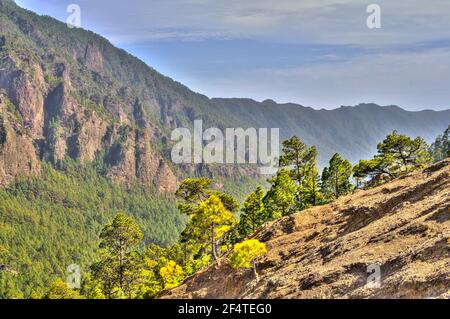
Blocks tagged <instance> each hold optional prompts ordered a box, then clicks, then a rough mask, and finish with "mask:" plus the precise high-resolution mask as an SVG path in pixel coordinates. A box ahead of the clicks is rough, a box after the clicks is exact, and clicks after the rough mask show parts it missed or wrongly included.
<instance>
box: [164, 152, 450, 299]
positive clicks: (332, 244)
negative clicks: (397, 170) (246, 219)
mask: <svg viewBox="0 0 450 319" xmlns="http://www.w3.org/2000/svg"><path fill="white" fill-rule="evenodd" d="M254 238H257V239H259V240H260V241H262V242H265V243H266V244H267V246H268V253H267V254H266V255H265V256H263V257H261V258H259V259H258V260H257V269H258V272H259V275H260V281H259V282H256V281H255V280H254V276H253V273H252V271H251V270H245V269H244V270H234V269H232V268H231V267H230V265H229V262H228V261H227V260H226V256H222V260H221V265H220V266H218V265H217V264H214V265H212V266H211V267H209V268H208V269H206V270H204V271H201V272H199V273H197V274H195V275H193V276H192V277H190V278H188V279H187V280H186V281H185V282H184V283H183V284H182V285H181V286H179V287H177V288H175V289H173V290H170V291H168V292H166V293H164V295H163V296H162V297H163V298H449V297H450V160H446V161H443V162H440V163H437V164H435V165H434V166H431V167H430V168H428V169H426V170H424V171H420V172H415V173H411V174H410V175H407V176H405V177H402V178H399V179H397V180H394V181H392V182H390V183H389V184H385V185H382V186H379V187H377V188H374V189H371V190H367V191H357V192H356V193H355V194H353V195H350V196H346V197H342V198H340V199H338V200H337V201H336V202H334V203H332V204H329V205H326V206H321V207H314V208H311V209H308V210H306V211H303V212H300V213H297V214H294V215H292V216H288V217H285V218H282V219H280V220H278V221H275V222H273V223H271V224H267V225H265V226H264V227H262V228H261V229H260V230H259V231H257V233H256V234H255V235H254ZM378 275H379V276H378ZM378 284H379V285H378Z"/></svg>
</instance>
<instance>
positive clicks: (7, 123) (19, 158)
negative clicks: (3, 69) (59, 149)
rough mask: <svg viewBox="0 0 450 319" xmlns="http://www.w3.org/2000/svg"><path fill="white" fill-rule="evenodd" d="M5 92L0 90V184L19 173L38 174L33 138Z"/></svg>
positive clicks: (7, 181)
mask: <svg viewBox="0 0 450 319" xmlns="http://www.w3.org/2000/svg"><path fill="white" fill-rule="evenodd" d="M25 130H26V129H25V127H24V124H23V122H22V119H21V118H20V115H19V114H18V111H17V110H16V109H15V108H14V105H13V104H12V103H11V102H10V101H9V99H8V98H7V97H6V95H5V94H3V93H1V92H0V186H5V185H7V184H8V183H10V182H11V181H13V180H14V178H15V177H16V176H19V175H33V174H39V162H38V159H37V156H36V152H35V149H34V146H33V140H32V138H31V137H30V136H28V135H27V134H26V133H25Z"/></svg>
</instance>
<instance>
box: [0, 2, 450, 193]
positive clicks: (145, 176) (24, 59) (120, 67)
mask: <svg viewBox="0 0 450 319" xmlns="http://www.w3.org/2000/svg"><path fill="white" fill-rule="evenodd" d="M0 18H1V19H0V88H1V89H3V91H4V95H5V96H7V97H8V98H9V100H10V102H11V106H12V108H11V111H12V112H13V113H15V114H17V115H18V120H19V121H21V123H23V136H26V139H29V140H31V141H32V143H33V147H34V151H33V150H32V149H27V152H26V153H27V154H30V157H31V159H30V160H31V161H33V159H34V157H37V158H38V159H40V160H45V161H50V162H52V163H54V164H57V163H58V161H60V160H63V159H64V158H66V157H70V158H73V159H75V160H78V161H80V162H92V161H96V162H97V163H99V164H100V165H101V166H102V168H103V169H102V173H104V175H105V176H108V177H109V178H111V179H112V180H114V181H117V182H121V183H124V184H127V185H129V184H134V183H139V184H144V185H149V186H154V187H155V189H158V190H160V191H163V192H172V191H174V189H175V188H176V184H177V180H178V179H180V178H183V177H184V176H186V175H193V174H197V175H206V176H213V175H215V176H216V175H219V176H223V177H226V178H227V179H231V180H234V181H236V180H237V179H239V177H240V176H242V175H246V174H249V173H252V172H253V171H254V170H253V171H252V170H244V171H242V170H240V169H236V168H232V167H230V166H227V167H222V168H219V169H216V168H213V167H211V166H207V165H197V166H194V165H186V166H183V167H180V166H175V165H172V163H171V160H170V150H171V142H170V135H171V132H172V130H173V129H174V128H176V127H191V126H192V125H193V121H194V120H195V119H202V120H203V122H204V128H208V127H219V128H225V127H255V128H260V127H269V128H272V127H274V128H280V135H281V137H282V138H289V137H291V136H292V135H298V136H299V137H301V138H302V139H304V140H305V141H306V142H307V143H308V144H311V145H316V146H317V147H318V150H319V154H320V155H319V162H320V164H324V163H325V162H326V161H327V160H328V159H329V158H330V157H331V155H332V154H333V153H334V152H339V153H341V154H342V155H343V156H345V157H346V158H348V159H349V160H352V161H356V160H358V159H360V158H364V157H368V156H370V155H372V153H373V152H374V151H375V146H376V143H377V142H378V141H379V140H381V138H383V137H384V136H385V135H386V134H388V133H389V132H390V131H392V130H394V129H397V130H399V132H401V133H405V134H409V135H413V136H417V135H421V136H423V137H424V138H426V139H427V140H431V139H434V138H435V137H436V136H437V134H439V133H441V132H442V131H443V130H444V129H445V128H446V127H447V126H448V124H449V123H450V111H444V112H432V111H426V112H406V111H404V110H402V109H400V108H398V107H379V106H376V105H359V106H357V107H344V108H340V109H336V110H332V111H326V110H313V109H311V108H307V107H303V106H301V105H295V104H282V105H281V104H276V103H275V102H273V101H265V102H263V103H259V102H256V101H253V100H249V99H209V98H208V97H206V96H203V95H201V94H197V93H194V92H192V91H191V90H189V89H188V88H187V87H185V86H183V85H182V84H180V83H177V82H175V81H173V80H171V79H169V78H167V77H165V76H163V75H161V74H159V73H158V72H157V71H155V70H153V69H151V68H150V67H148V66H147V65H145V64H144V63H143V62H142V61H140V60H138V59H136V58H135V57H133V56H131V55H129V54H128V53H126V52H125V51H123V50H120V49H117V48H115V47H114V46H113V45H112V44H111V43H109V42H108V41H107V40H106V39H104V38H102V37H100V36H98V35H96V34H94V33H92V32H89V31H85V30H82V29H69V28H68V27H67V25H66V24H64V23H61V22H59V21H56V20H54V19H52V18H50V17H46V16H38V15H36V14H34V13H32V12H30V11H27V10H24V9H22V8H20V7H19V6H17V5H16V4H15V3H14V2H13V1H12V0H0ZM17 139H20V138H17ZM5 154H6V153H5ZM35 154H36V155H35ZM0 156H2V155H0ZM6 159H7V158H6V157H3V158H2V160H3V161H6ZM27 161H28V159H27ZM33 165H34V164H33ZM3 170H4V173H2V175H0V181H1V182H0V183H1V184H7V183H9V182H10V181H11V179H12V178H14V177H15V176H17V175H18V174H26V175H28V174H31V173H36V172H38V171H39V170H38V168H36V169H35V168H34V166H33V168H32V169H18V168H17V166H14V167H13V166H8V167H6V166H5V167H4V169H3ZM1 176H8V177H7V178H2V177H1Z"/></svg>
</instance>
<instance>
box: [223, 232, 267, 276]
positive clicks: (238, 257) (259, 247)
mask: <svg viewBox="0 0 450 319" xmlns="http://www.w3.org/2000/svg"><path fill="white" fill-rule="evenodd" d="M266 252H267V247H266V244H264V243H261V242H260V241H258V240H256V239H248V240H245V241H243V242H242V243H239V244H236V245H235V246H234V251H233V253H232V254H231V255H230V257H229V260H230V263H231V266H232V267H233V268H252V269H253V273H254V274H255V279H256V281H257V282H258V281H259V276H258V272H257V270H256V262H255V259H256V258H257V257H259V256H261V255H263V254H265V253H266Z"/></svg>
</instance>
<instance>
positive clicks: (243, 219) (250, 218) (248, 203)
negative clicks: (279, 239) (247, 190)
mask: <svg viewBox="0 0 450 319" xmlns="http://www.w3.org/2000/svg"><path fill="white" fill-rule="evenodd" d="M263 199H264V191H263V189H262V188H261V187H258V188H257V189H256V191H254V192H253V193H251V194H250V195H249V196H248V197H247V199H246V200H245V202H244V208H243V209H242V214H241V215H240V217H239V234H240V235H241V236H243V237H245V236H247V235H249V234H252V233H254V232H255V231H256V229H257V228H258V227H260V226H261V225H262V224H264V223H265V222H266V221H267V220H269V216H268V213H267V210H266V209H265V206H264V201H263Z"/></svg>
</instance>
